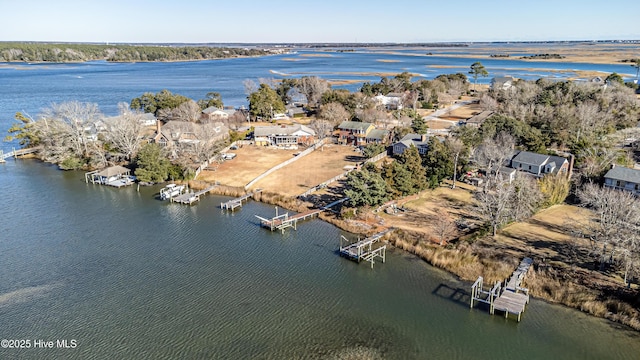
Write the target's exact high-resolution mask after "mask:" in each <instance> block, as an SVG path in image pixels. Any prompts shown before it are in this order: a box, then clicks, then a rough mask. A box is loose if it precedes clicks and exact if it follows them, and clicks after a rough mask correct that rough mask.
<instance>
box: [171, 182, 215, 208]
mask: <svg viewBox="0 0 640 360" xmlns="http://www.w3.org/2000/svg"><path fill="white" fill-rule="evenodd" d="M216 186H217V185H213V186H209V187H208V188H206V189H204V190H200V191H198V192H196V193H194V192H189V193H186V194H182V195H178V196H176V197H173V198H171V202H177V203H180V204H186V205H191V204H193V203H195V202H197V201H199V200H200V196H202V195H204V194H206V193H208V192H209V191H211V190H213V189H214V188H215V187H216Z"/></svg>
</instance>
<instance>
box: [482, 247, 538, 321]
mask: <svg viewBox="0 0 640 360" xmlns="http://www.w3.org/2000/svg"><path fill="white" fill-rule="evenodd" d="M532 264H533V260H532V259H531V258H528V257H526V258H524V259H522V261H521V262H520V265H518V267H517V268H516V270H515V271H514V272H513V274H512V275H511V277H510V278H509V280H506V281H505V285H504V287H503V286H502V283H500V282H496V283H495V284H494V285H493V287H492V288H491V290H489V291H485V290H484V289H483V278H482V276H480V277H478V280H476V282H475V283H473V285H472V286H471V308H473V304H474V301H478V302H482V303H486V304H488V305H489V313H490V314H491V315H493V314H494V313H495V310H498V311H502V312H504V317H505V318H506V317H508V316H509V314H514V315H516V316H517V317H518V321H520V318H521V316H522V313H523V312H524V310H525V307H526V305H527V304H528V303H529V289H527V288H523V287H521V285H522V281H524V278H525V276H526V275H527V272H528V271H529V268H530V267H531V265H532Z"/></svg>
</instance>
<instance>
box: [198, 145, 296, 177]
mask: <svg viewBox="0 0 640 360" xmlns="http://www.w3.org/2000/svg"><path fill="white" fill-rule="evenodd" d="M300 151H302V150H280V149H270V148H266V147H257V146H251V145H248V146H247V145H245V146H243V147H242V148H240V149H238V150H232V152H233V153H234V154H237V156H236V158H235V159H233V160H227V161H224V162H223V163H222V164H220V165H218V166H217V168H216V169H215V171H211V170H205V171H203V172H202V173H201V174H200V176H198V180H204V181H211V182H213V181H219V182H220V183H221V184H223V185H228V186H245V185H246V184H247V183H249V182H250V181H251V180H253V179H255V178H256V177H258V175H260V174H262V173H263V172H265V171H267V170H269V169H271V168H272V167H274V166H276V165H278V164H280V163H281V162H283V161H286V160H289V159H291V158H292V157H293V154H294V153H297V152H300ZM215 167H216V166H215V164H214V165H212V168H215Z"/></svg>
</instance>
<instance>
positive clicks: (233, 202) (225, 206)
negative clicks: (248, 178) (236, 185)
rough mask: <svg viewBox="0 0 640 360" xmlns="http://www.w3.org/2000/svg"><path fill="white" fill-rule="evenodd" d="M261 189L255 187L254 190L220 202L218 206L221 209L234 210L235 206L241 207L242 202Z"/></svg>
mask: <svg viewBox="0 0 640 360" xmlns="http://www.w3.org/2000/svg"><path fill="white" fill-rule="evenodd" d="M261 191H262V189H256V191H254V192H251V193H249V194H246V195H243V196H241V197H239V198H236V199H231V200H229V201H227V202H223V203H220V208H221V209H223V210H231V211H234V210H235V209H236V208H239V207H242V202H243V201H246V200H248V199H249V198H250V197H252V196H253V195H255V194H257V193H259V192H261Z"/></svg>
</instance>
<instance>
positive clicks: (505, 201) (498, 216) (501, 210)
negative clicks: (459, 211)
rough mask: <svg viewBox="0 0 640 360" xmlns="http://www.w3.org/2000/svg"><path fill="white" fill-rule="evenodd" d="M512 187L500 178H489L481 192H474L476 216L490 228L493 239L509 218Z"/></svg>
mask: <svg viewBox="0 0 640 360" xmlns="http://www.w3.org/2000/svg"><path fill="white" fill-rule="evenodd" d="M513 192H514V187H513V186H512V185H511V184H510V183H509V181H508V180H503V179H501V178H500V177H497V178H490V179H488V181H487V182H486V183H485V185H484V187H483V189H482V190H481V191H478V192H476V194H475V197H476V199H477V200H478V202H477V205H476V209H477V210H478V214H480V216H481V217H483V218H484V219H485V221H487V223H488V224H489V225H490V226H491V229H492V234H493V236H494V237H495V236H496V234H497V232H498V228H499V227H500V226H502V225H504V224H506V223H507V222H508V221H509V219H510V218H511V214H512V213H511V210H512V207H511V206H512V199H513Z"/></svg>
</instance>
